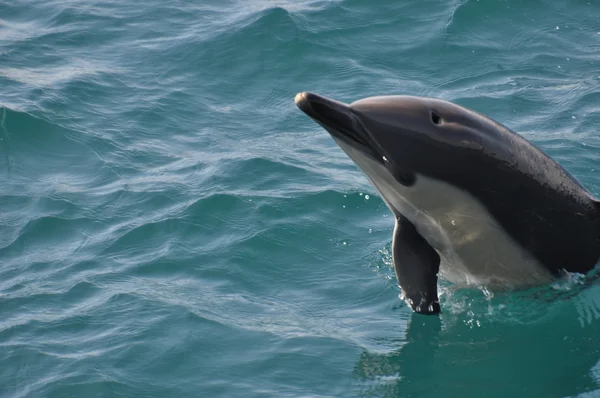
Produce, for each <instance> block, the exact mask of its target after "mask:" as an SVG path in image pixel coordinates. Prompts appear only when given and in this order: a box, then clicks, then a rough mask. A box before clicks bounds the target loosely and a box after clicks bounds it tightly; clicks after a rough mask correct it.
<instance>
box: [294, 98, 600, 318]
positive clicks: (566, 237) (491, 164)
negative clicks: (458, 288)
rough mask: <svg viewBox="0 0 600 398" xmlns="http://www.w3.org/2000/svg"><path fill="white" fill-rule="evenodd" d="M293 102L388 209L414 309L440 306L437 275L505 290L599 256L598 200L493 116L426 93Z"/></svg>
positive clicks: (582, 269) (580, 268) (590, 263)
mask: <svg viewBox="0 0 600 398" xmlns="http://www.w3.org/2000/svg"><path fill="white" fill-rule="evenodd" d="M295 102H296V105H297V106H298V107H299V108H300V109H301V110H302V111H303V112H305V113H306V114H307V115H308V116H310V117H311V118H312V119H314V120H315V121H316V122H317V123H319V124H320V125H321V126H322V127H324V128H325V130H327V131H328V132H329V133H330V134H331V136H332V137H333V139H334V140H335V141H336V143H337V144H338V145H339V146H340V147H341V148H342V149H343V150H344V151H345V152H346V153H347V154H348V156H349V157H350V158H351V159H352V160H353V161H354V162H355V163H356V164H357V165H358V166H359V167H360V168H361V169H362V170H363V172H364V173H365V174H366V175H367V177H368V178H369V179H370V181H371V182H372V183H373V185H374V186H375V188H376V189H377V191H378V192H379V194H380V195H381V197H382V199H383V200H384V201H385V203H386V204H387V205H388V207H389V208H390V210H391V211H392V212H393V213H394V215H395V216H396V228H395V231H394V241H393V258H394V267H395V270H396V275H397V277H398V282H399V284H400V287H401V288H402V292H403V295H404V297H405V299H406V301H407V302H408V303H409V305H410V306H411V307H412V308H413V310H415V311H417V312H420V313H425V314H435V313H438V312H440V307H439V302H438V296H437V278H438V274H439V275H441V276H446V277H447V278H448V279H449V280H450V281H459V282H460V283H462V282H464V283H466V284H470V285H478V284H479V285H480V284H484V285H486V286H488V285H489V286H491V287H492V288H495V287H497V288H502V289H505V288H513V287H520V286H531V285H536V284H543V283H548V282H550V281H552V280H553V279H554V278H558V277H560V276H561V275H562V274H563V273H564V271H568V272H576V273H583V274H585V273H587V272H589V271H590V270H592V269H593V268H594V267H595V266H596V264H597V262H598V259H599V257H600V239H599V238H600V206H599V204H598V201H597V200H596V199H595V198H594V197H593V196H592V195H591V194H590V193H589V192H588V191H587V190H586V189H585V188H583V187H582V186H581V185H580V184H579V183H578V182H577V181H576V180H575V179H574V178H573V177H572V176H571V175H570V174H569V173H568V172H567V171H566V170H565V169H563V168H562V167H561V166H560V165H559V164H558V163H556V162H555V161H553V160H552V159H551V158H550V157H548V156H547V155H545V154H544V153H543V152H542V151H540V150H539V149H538V148H536V147H535V146H533V145H532V144H531V143H529V142H528V141H526V140H525V139H524V138H523V137H521V136H520V135H518V134H516V133H515V132H513V131H511V130H510V129H508V128H507V127H505V126H503V125H501V124H500V123H497V122H495V121H494V120H492V119H490V118H488V117H486V116H483V115H481V114H478V113H476V112H474V111H472V110H469V109H466V108H464V107H461V106H459V105H456V104H453V103H450V102H447V101H443V100H439V99H433V98H421V97H411V96H387V97H372V98H366V99H362V100H359V101H357V102H354V103H352V104H350V105H348V104H344V103H341V102H338V101H335V100H332V99H329V98H326V97H323V96H319V95H317V94H312V93H299V94H298V95H297V96H296V99H295ZM440 260H441V264H442V265H441V266H440Z"/></svg>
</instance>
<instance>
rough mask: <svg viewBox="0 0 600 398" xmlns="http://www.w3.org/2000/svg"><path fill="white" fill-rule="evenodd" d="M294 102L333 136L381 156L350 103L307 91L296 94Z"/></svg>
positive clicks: (372, 154) (376, 156)
mask: <svg viewBox="0 0 600 398" xmlns="http://www.w3.org/2000/svg"><path fill="white" fill-rule="evenodd" d="M294 102H295V103H296V106H298V108H300V110H301V111H302V112H304V113H306V114H307V115H308V116H310V117H311V118H312V119H313V120H314V121H316V122H317V123H319V124H320V125H321V126H323V127H324V128H325V130H327V131H328V132H329V134H331V135H332V136H333V137H334V138H339V139H342V140H344V141H349V142H351V143H352V144H354V146H358V147H360V148H361V150H362V151H364V152H366V153H368V154H370V155H371V156H372V157H374V158H379V159H380V158H381V156H379V155H378V153H377V152H378V151H377V150H376V148H378V145H377V144H376V143H375V142H374V141H373V139H372V137H371V136H370V134H369V133H368V132H367V131H366V130H365V128H364V127H363V125H362V122H361V120H360V115H358V114H357V113H355V112H354V111H353V110H352V108H351V107H350V105H348V104H345V103H343V102H340V101H336V100H334V99H331V98H327V97H324V96H321V95H318V94H314V93H308V92H302V93H298V94H296V97H295V98H294Z"/></svg>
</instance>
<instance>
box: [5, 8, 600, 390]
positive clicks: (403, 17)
mask: <svg viewBox="0 0 600 398" xmlns="http://www.w3.org/2000/svg"><path fill="white" fill-rule="evenodd" d="M299 91H315V92H318V93H320V94H323V95H327V96H330V97H333V98H336V99H339V100H343V101H354V100H357V99H360V98H362V97H366V96H370V95H379V94H412V95H427V96H434V97H440V98H444V99H447V100H451V101H455V102H457V103H459V104H462V105H465V106H468V107H472V108H474V109H476V110H477V111H480V112H483V113H485V114H488V115H489V116H491V117H493V118H495V119H497V120H499V121H501V122H502V123H504V124H506V125H508V126H510V127H511V128H513V129H515V130H516V131H518V132H520V133H522V134H523V135H524V136H525V137H527V138H528V139H530V140H531V141H533V142H534V143H536V144H537V145H538V146H539V147H541V148H543V149H544V150H545V151H546V152H547V153H549V154H550V155H552V156H553V157H554V158H556V159H557V160H558V161H559V162H560V163H561V164H563V165H564V166H565V167H566V168H567V169H568V170H569V171H570V172H571V173H572V174H574V175H575V176H576V177H577V178H578V179H579V180H580V181H581V182H582V183H583V184H584V185H585V186H586V187H587V188H588V189H590V191H592V192H593V193H595V194H600V138H599V137H600V136H599V130H598V126H600V4H598V3H597V2H596V1H589V2H588V1H572V2H564V1H559V0H545V1H536V0H532V1H520V0H477V1H476V0H467V1H462V0H461V1H457V0H453V1H442V0H426V1H423V0H412V1H408V0H406V1H401V2H399V1H397V2H392V1H383V0H376V1H365V0H344V1H308V0H298V1H292V0H230V1H216V0H213V1H211V0H204V1H201V2H190V1H183V0H181V1H170V2H167V1H156V0H151V1H146V2H118V1H108V0H105V1H84V0H78V1H77V0H72V1H68V0H53V1H44V2H40V1H30V0H29V1H28V0H13V1H5V2H2V3H0V184H1V186H2V191H1V193H0V205H1V206H0V209H1V211H0V396H2V397H134V396H135V397H192V396H194V397H214V396H222V397H483V396H485V397H506V396H512V397H575V396H579V397H594V396H600V362H599V361H600V344H598V336H600V286H598V285H596V286H592V287H590V288H588V289H584V290H581V288H580V285H579V284H578V282H577V281H574V282H571V283H565V284H562V285H559V286H554V287H544V288H541V289H539V290H536V291H529V292H523V293H519V294H517V293H513V294H495V295H493V296H492V295H490V294H487V292H486V291H485V290H484V291H479V290H473V291H457V290H456V289H453V288H452V286H448V284H444V283H443V282H442V284H443V287H442V289H441V291H442V296H441V301H442V308H443V309H444V312H443V314H442V315H441V316H440V317H423V316H420V315H415V314H413V313H412V312H411V311H410V310H409V309H408V308H407V306H406V305H405V304H404V303H403V302H401V301H400V299H399V298H398V295H399V293H400V291H399V288H398V286H397V284H396V281H395V277H394V272H393V269H392V266H391V257H390V244H391V232H392V228H393V219H392V217H391V216H390V214H389V211H388V210H387V208H386V207H385V205H384V204H383V202H382V201H381V199H380V198H379V197H378V195H377V194H376V193H375V191H374V189H373V188H372V187H371V186H370V184H369V183H368V182H367V180H366V178H365V177H364V176H363V175H362V174H361V172H360V171H359V170H358V169H357V168H356V167H355V166H354V165H353V164H352V162H351V161H350V160H349V159H348V158H347V157H346V155H344V154H343V153H342V151H341V150H340V149H339V148H338V147H337V146H336V145H335V144H334V142H333V141H332V140H331V138H330V137H329V135H328V134H327V133H325V132H324V131H323V130H322V129H321V128H320V127H318V126H317V125H316V124H315V123H314V122H312V121H311V120H309V119H308V118H307V117H306V115H304V114H302V112H300V111H299V110H298V109H297V108H296V107H295V106H294V103H293V98H294V95H295V94H296V93H297V92H299Z"/></svg>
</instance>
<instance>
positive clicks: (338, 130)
mask: <svg viewBox="0 0 600 398" xmlns="http://www.w3.org/2000/svg"><path fill="white" fill-rule="evenodd" d="M295 103H296V105H297V106H298V107H299V108H300V109H301V110H302V111H303V112H305V113H306V114H307V115H308V116H310V117H311V118H312V119H314V120H315V121H316V122H317V123H319V124H320V125H321V126H323V127H324V128H325V129H326V130H327V131H328V132H329V133H330V134H331V135H332V137H333V138H334V139H335V140H336V142H337V143H338V144H340V146H341V147H342V149H344V150H345V151H346V152H347V153H348V155H349V156H350V157H351V158H352V160H354V161H355V162H356V163H357V164H358V165H359V166H360V167H361V168H362V169H363V171H364V172H365V173H366V174H367V176H369V177H372V175H369V171H368V170H365V168H364V167H362V164H361V163H360V162H358V161H357V159H356V156H357V154H360V155H364V156H368V157H369V158H370V159H371V160H373V161H376V162H378V163H379V164H381V165H382V166H384V167H385V168H386V169H387V170H388V171H389V172H390V173H391V174H392V175H393V176H395V178H396V179H397V181H399V182H401V183H402V184H403V185H405V186H410V185H412V184H413V183H414V182H415V179H416V178H417V175H419V174H422V175H436V174H439V173H440V171H443V170H447V169H448V166H449V165H452V168H453V169H455V170H456V169H463V167H461V165H464V169H465V170H468V164H472V162H471V159H472V158H473V157H490V158H491V159H492V161H495V162H498V163H499V165H500V166H502V165H509V166H510V165H513V164H514V163H515V159H514V155H513V153H512V151H511V150H510V147H509V146H507V145H506V141H507V138H508V139H509V141H510V139H512V138H513V137H512V136H511V134H510V133H508V132H507V129H506V128H504V127H503V126H501V125H499V124H498V123H496V122H494V121H493V120H491V119H489V118H487V117H485V116H483V115H480V114H478V113H476V112H473V111H471V110H469V109H466V108H463V107H461V106H459V105H456V104H453V103H451V102H447V101H444V100H440V99H434V98H423V97H413V96H379V97H370V98H365V99H362V100H359V101H356V102H353V103H351V104H344V103H342V102H338V101H335V100H333V99H330V98H327V97H324V96H320V95H318V94H314V93H308V92H303V93H299V94H297V95H296V98H295ZM384 199H385V198H384Z"/></svg>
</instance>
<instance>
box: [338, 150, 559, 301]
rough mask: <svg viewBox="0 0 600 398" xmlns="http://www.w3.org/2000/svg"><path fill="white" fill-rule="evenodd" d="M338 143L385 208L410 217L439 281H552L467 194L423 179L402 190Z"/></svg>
mask: <svg viewBox="0 0 600 398" xmlns="http://www.w3.org/2000/svg"><path fill="white" fill-rule="evenodd" d="M336 142H337V143H338V145H340V147H341V148H342V149H343V150H344V151H345V152H346V153H347V154H348V156H350V158H351V159H352V160H353V161H354V162H355V163H356V164H357V165H358V166H359V167H360V168H361V169H362V170H363V171H364V172H365V174H366V175H367V176H368V177H369V179H370V180H371V182H372V183H373V185H374V186H375V188H376V189H377V191H378V192H379V194H380V195H381V197H382V198H383V200H384V201H385V202H386V204H387V206H388V207H389V208H390V209H392V210H393V209H396V211H398V212H400V213H401V214H402V215H404V216H405V217H406V218H408V219H409V220H410V221H411V222H412V223H413V225H414V226H415V227H416V229H417V231H418V232H419V233H420V234H421V236H423V238H425V239H426V240H427V242H429V244H430V245H431V246H432V247H433V248H434V249H435V250H436V251H437V252H438V253H439V255H440V257H441V260H442V261H441V265H440V277H442V278H444V279H446V280H448V281H450V282H452V283H455V284H467V285H476V286H486V287H487V288H490V289H496V290H498V289H504V288H512V287H518V286H523V285H534V284H540V283H548V282H550V281H551V280H552V276H551V275H550V273H549V272H548V271H546V269H545V268H544V267H542V266H541V265H540V264H539V263H538V262H537V260H536V259H535V258H533V257H532V256H531V255H530V254H529V253H527V252H526V251H525V250H523V248H522V247H521V246H520V245H519V244H518V243H517V242H515V241H514V240H513V239H512V238H511V237H510V236H509V235H508V234H507V233H506V232H505V231H504V230H503V229H502V227H501V226H500V225H499V224H498V222H497V221H496V220H495V219H494V218H493V217H492V216H491V215H490V214H489V213H488V211H487V210H486V209H485V208H484V207H483V206H482V205H481V203H480V202H479V201H478V200H477V199H476V198H474V197H472V196H471V195H469V193H467V192H465V191H463V190H461V189H458V188H456V187H454V186H452V185H450V184H448V183H445V182H442V181H438V180H435V179H431V178H428V177H425V176H423V175H417V178H416V183H415V184H414V185H413V186H410V187H406V186H404V185H402V184H400V183H399V182H398V181H396V179H395V178H394V177H393V176H392V175H391V174H390V173H389V172H388V171H387V169H386V168H385V167H384V166H383V165H381V164H379V163H377V162H375V161H374V160H372V159H371V158H369V157H368V156H366V155H364V154H363V153H362V152H360V151H359V150H357V149H355V148H353V147H351V146H349V145H348V144H346V143H344V142H343V141H340V140H336Z"/></svg>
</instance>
